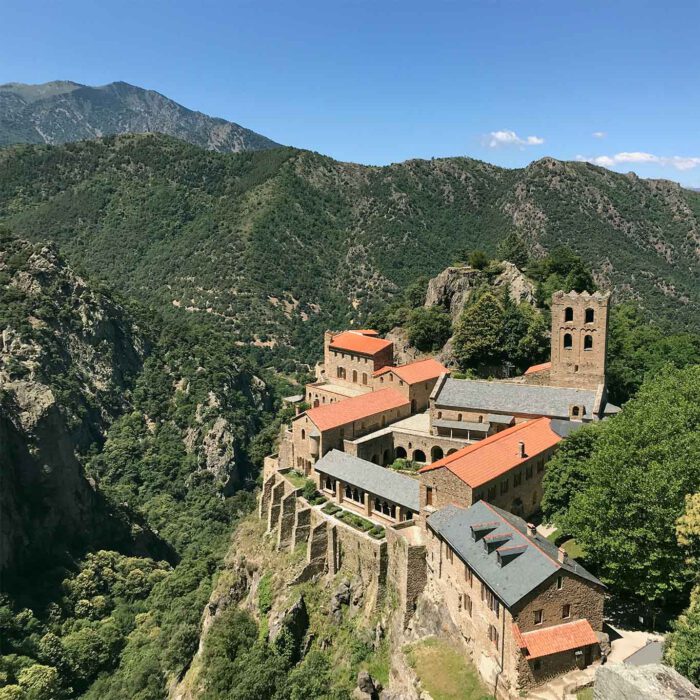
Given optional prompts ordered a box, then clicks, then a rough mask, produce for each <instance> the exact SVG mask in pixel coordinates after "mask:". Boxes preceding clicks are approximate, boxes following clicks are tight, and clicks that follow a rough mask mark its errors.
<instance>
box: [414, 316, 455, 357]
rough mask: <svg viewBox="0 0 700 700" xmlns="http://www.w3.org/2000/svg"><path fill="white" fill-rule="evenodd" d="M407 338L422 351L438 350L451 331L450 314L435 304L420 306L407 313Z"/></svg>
mask: <svg viewBox="0 0 700 700" xmlns="http://www.w3.org/2000/svg"><path fill="white" fill-rule="evenodd" d="M406 330H407V332H408V340H409V342H410V343H411V345H413V346H414V347H416V348H418V349H419V350H423V351H430V350H439V349H440V348H441V347H442V346H443V345H444V344H445V343H446V342H447V340H448V339H449V337H450V334H451V333H452V322H451V320H450V315H449V314H448V313H447V312H446V311H443V310H442V309H439V308H438V307H436V306H430V307H428V308H426V307H424V306H420V307H418V308H416V309H413V310H412V311H411V312H410V314H409V315H408V321H407V325H406Z"/></svg>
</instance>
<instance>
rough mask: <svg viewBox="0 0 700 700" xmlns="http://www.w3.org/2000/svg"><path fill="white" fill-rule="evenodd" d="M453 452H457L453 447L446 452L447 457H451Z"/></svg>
mask: <svg viewBox="0 0 700 700" xmlns="http://www.w3.org/2000/svg"><path fill="white" fill-rule="evenodd" d="M455 452H457V448H456V447H453V448H452V449H451V450H447V456H448V457H449V456H450V455H453V454H454V453H455Z"/></svg>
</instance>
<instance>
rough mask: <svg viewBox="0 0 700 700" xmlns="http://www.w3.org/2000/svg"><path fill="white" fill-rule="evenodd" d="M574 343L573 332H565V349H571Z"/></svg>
mask: <svg viewBox="0 0 700 700" xmlns="http://www.w3.org/2000/svg"><path fill="white" fill-rule="evenodd" d="M572 345H573V339H572V338H571V333H564V349H565V350H571V347H572Z"/></svg>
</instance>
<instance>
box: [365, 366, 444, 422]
mask: <svg viewBox="0 0 700 700" xmlns="http://www.w3.org/2000/svg"><path fill="white" fill-rule="evenodd" d="M443 374H447V375H449V370H448V369H447V368H446V367H445V366H444V365H443V364H442V363H441V362H438V361H437V360H433V359H432V358H428V359H427V360H417V361H416V362H410V363H408V364H406V365H399V366H398V367H393V366H387V367H383V368H382V369H380V370H377V371H376V372H375V373H374V376H373V381H374V388H375V390H377V389H384V388H386V387H387V386H390V387H393V388H395V389H396V390H397V391H399V392H401V393H402V394H403V395H404V396H406V398H408V400H409V401H410V402H411V413H417V412H418V411H425V409H426V408H428V405H429V402H430V394H431V393H432V391H433V388H434V387H435V384H436V382H437V381H438V379H439V378H440V376H441V375H443Z"/></svg>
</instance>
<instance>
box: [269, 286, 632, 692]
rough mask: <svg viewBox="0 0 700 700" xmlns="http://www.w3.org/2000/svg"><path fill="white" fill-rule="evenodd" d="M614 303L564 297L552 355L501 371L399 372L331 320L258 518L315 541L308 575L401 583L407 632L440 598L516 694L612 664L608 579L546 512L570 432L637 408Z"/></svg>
mask: <svg viewBox="0 0 700 700" xmlns="http://www.w3.org/2000/svg"><path fill="white" fill-rule="evenodd" d="M608 310H609V295H607V294H599V293H596V294H588V293H587V292H583V293H581V294H578V293H576V292H572V293H569V294H565V293H563V292H558V293H556V294H555V295H554V297H553V299H552V329H551V330H552V333H551V337H552V341H551V361H550V362H547V363H544V364H541V365H536V366H533V367H530V368H529V369H528V370H527V372H525V374H524V375H523V376H521V377H516V378H514V379H508V380H500V381H482V380H470V379H456V378H453V377H451V376H450V371H449V370H448V369H447V368H446V367H444V366H443V365H442V364H440V363H439V362H437V361H436V360H434V359H425V360H419V361H416V362H412V363H410V364H405V365H399V366H397V365H395V364H394V352H393V344H392V342H391V341H389V340H385V339H382V338H380V337H379V335H378V334H377V333H376V332H375V331H372V330H348V331H344V332H340V333H331V332H326V334H325V338H324V355H323V363H322V364H319V365H318V366H317V367H316V379H315V381H314V382H313V383H311V384H308V385H307V386H306V389H305V394H304V395H300V396H298V397H291V399H290V401H293V402H297V405H299V404H301V403H302V402H303V403H304V404H306V405H308V406H309V408H307V410H304V411H302V410H297V415H296V416H295V417H294V418H293V420H292V421H291V425H289V426H285V427H283V430H282V434H281V436H280V444H279V450H278V453H277V454H276V455H272V456H270V457H268V458H266V463H265V470H264V484H263V490H262V494H261V497H260V504H259V514H260V517H261V518H264V519H266V520H267V525H268V531H269V532H270V533H272V535H273V536H275V537H276V539H277V546H278V547H279V548H280V549H288V548H292V547H296V546H297V545H299V544H300V543H305V546H306V549H307V564H306V569H305V573H304V575H305V576H308V577H311V576H318V575H331V576H332V575H335V574H336V573H338V572H340V571H347V572H348V573H351V574H353V575H356V576H358V577H360V579H361V580H362V582H363V585H364V587H365V590H366V591H367V592H368V593H369V595H370V597H371V599H372V600H374V601H375V603H378V602H379V601H380V600H381V597H382V596H383V595H384V594H385V592H386V590H387V587H392V588H393V589H394V590H395V592H396V594H397V595H398V600H399V601H400V608H401V615H402V620H403V624H404V625H405V626H406V627H410V625H411V624H412V623H413V618H414V616H415V615H416V609H417V606H418V603H419V600H420V598H421V596H423V595H430V596H431V598H432V599H433V600H439V601H441V606H442V608H443V610H444V612H445V613H446V614H447V615H449V618H450V620H451V623H452V624H453V626H454V628H456V629H457V630H459V634H460V635H461V638H462V639H463V641H464V645H465V652H466V653H468V654H469V655H470V656H471V657H472V660H473V662H474V664H475V665H476V667H477V669H478V671H479V673H480V675H481V676H482V678H483V680H484V681H485V682H486V683H487V685H489V687H490V689H491V690H493V692H494V693H495V695H496V696H497V697H499V698H511V697H519V695H520V694H521V692H522V691H527V690H529V689H532V688H535V687H537V686H539V685H541V684H543V683H546V682H547V681H549V680H551V679H552V678H554V677H556V676H558V675H560V674H563V673H565V672H567V671H570V670H572V669H575V668H585V667H586V666H589V665H590V664H593V663H596V662H597V660H598V659H599V658H600V642H601V640H602V639H603V638H604V637H603V635H602V629H603V604H604V597H605V587H604V586H603V584H602V583H601V582H600V581H598V580H597V579H596V578H595V577H594V576H593V575H592V574H590V573H589V572H588V571H586V570H585V569H584V568H583V567H582V566H581V565H580V564H578V563H577V562H576V561H574V560H573V559H570V558H569V557H568V556H567V554H566V552H564V550H563V549H559V548H557V547H556V546H555V545H554V544H553V543H552V542H550V541H548V540H547V539H546V538H544V537H543V536H542V535H541V534H540V533H539V532H538V531H537V529H536V528H535V527H534V525H531V524H529V519H530V518H531V517H532V516H534V515H535V514H537V513H538V511H539V510H540V503H541V499H542V492H543V488H542V483H543V477H544V474H545V472H546V469H547V463H548V461H549V460H550V459H551V457H552V455H553V454H554V453H555V451H556V450H557V448H558V446H559V444H560V443H561V441H562V440H564V439H566V437H567V436H568V435H570V434H571V433H572V432H574V431H576V430H577V429H578V428H579V427H581V426H582V425H583V424H585V423H587V422H590V421H597V420H603V419H605V418H606V417H608V416H610V415H612V414H614V413H616V412H618V411H619V410H620V409H619V408H618V407H616V406H613V405H612V404H610V403H608V401H607V392H606V381H605V369H606V368H605V357H606V345H607V326H608ZM400 459H403V460H406V461H407V463H408V464H407V466H408V467H409V468H408V469H406V470H397V469H396V468H395V467H396V464H395V462H396V460H400ZM399 464H402V463H399ZM390 465H393V468H391V467H390ZM410 467H417V468H416V469H414V470H411V469H410ZM304 478H307V479H311V480H313V482H314V484H315V485H316V487H317V495H316V498H315V499H313V500H312V501H309V500H307V499H306V498H304V495H303V493H302V491H304V493H306V495H307V496H308V492H307V491H305V490H303V489H302V488H301V487H300V483H302V482H303V481H304Z"/></svg>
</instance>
